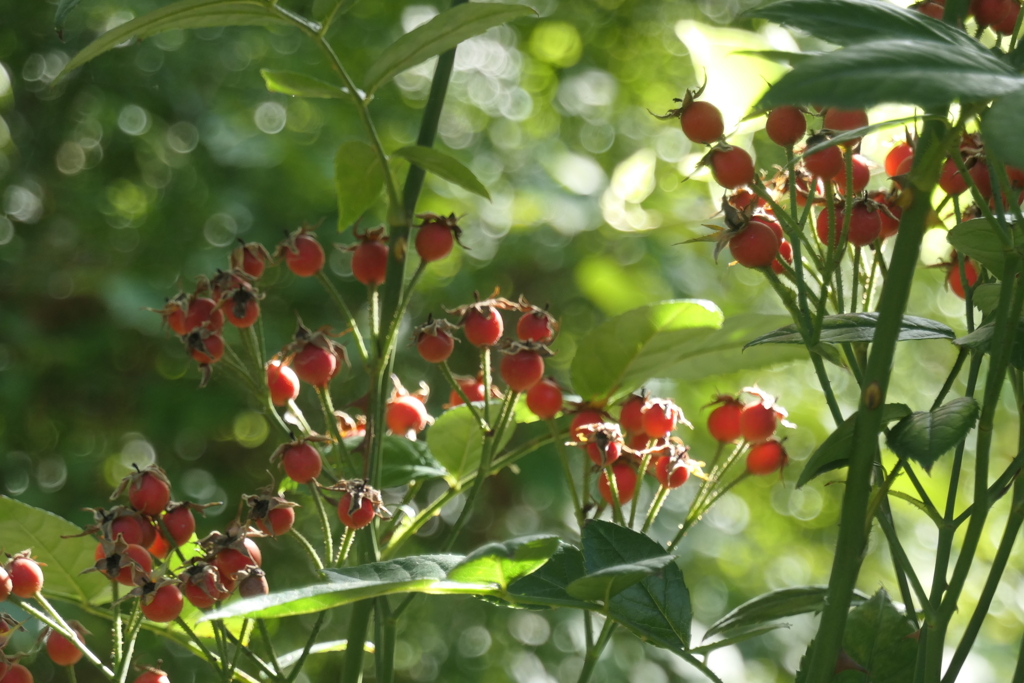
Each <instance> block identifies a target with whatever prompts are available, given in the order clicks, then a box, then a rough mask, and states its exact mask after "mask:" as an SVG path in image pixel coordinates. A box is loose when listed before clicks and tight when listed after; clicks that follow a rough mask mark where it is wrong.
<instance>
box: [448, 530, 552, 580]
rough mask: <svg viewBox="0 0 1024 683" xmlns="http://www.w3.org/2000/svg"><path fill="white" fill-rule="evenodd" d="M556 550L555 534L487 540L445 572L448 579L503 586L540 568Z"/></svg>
mask: <svg viewBox="0 0 1024 683" xmlns="http://www.w3.org/2000/svg"><path fill="white" fill-rule="evenodd" d="M557 549H558V537H557V536H525V537H523V538H514V539H512V540H509V541H501V542H497V543H488V544H487V545H485V546H483V547H481V548H478V549H476V550H474V551H473V552H472V553H470V554H469V555H467V556H466V559H465V560H463V561H462V563H461V564H459V565H458V566H457V567H455V568H454V569H452V570H451V571H450V572H448V580H450V581H457V582H461V583H493V584H496V585H498V586H500V587H501V588H502V589H505V588H507V587H508V586H509V584H511V583H512V582H513V581H515V580H517V579H521V578H522V577H524V576H527V575H529V574H531V573H533V572H535V571H537V570H538V569H540V568H541V567H542V566H543V565H544V563H545V562H547V561H548V558H550V557H551V556H552V555H553V554H554V553H555V551H556V550H557Z"/></svg>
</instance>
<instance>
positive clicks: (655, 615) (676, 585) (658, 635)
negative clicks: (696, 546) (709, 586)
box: [583, 519, 693, 650]
mask: <svg viewBox="0 0 1024 683" xmlns="http://www.w3.org/2000/svg"><path fill="white" fill-rule="evenodd" d="M665 554H666V553H665V549H664V548H662V547H661V545H659V544H658V543H656V542H655V541H653V540H651V539H650V538H648V537H647V536H645V535H644V534H641V533H638V532H636V531H633V530H631V529H627V528H625V527H621V526H619V525H617V524H612V523H611V522H604V521H601V520H597V519H592V520H589V521H588V522H587V523H586V526H584V527H583V559H584V566H585V567H586V570H587V573H588V574H595V573H596V572H598V571H600V570H602V569H605V568H607V567H614V566H618V565H623V564H633V563H636V562H642V561H644V560H650V559H652V558H661V557H664V556H665ZM607 609H608V615H609V616H610V617H611V618H612V619H615V620H616V621H617V622H619V623H620V624H622V625H623V626H625V627H627V628H628V629H630V630H631V631H633V632H635V633H636V634H638V635H639V636H640V637H641V638H643V639H645V640H647V641H649V642H651V643H653V644H655V645H658V646H659V647H666V648H669V649H673V648H674V649H681V650H686V649H688V648H689V647H690V625H691V622H692V621H693V611H692V609H691V607H690V592H689V591H688V590H687V588H686V584H685V583H684V582H683V572H682V570H681V569H679V565H677V564H675V563H674V562H670V563H669V564H667V565H665V568H664V569H663V570H662V571H661V573H660V574H658V575H656V576H648V577H647V578H645V579H643V580H641V581H640V582H639V583H637V584H634V585H632V586H630V587H629V588H626V589H625V590H623V591H622V592H621V593H619V594H618V595H616V596H615V597H613V598H612V599H611V600H610V601H609V602H608V604H607Z"/></svg>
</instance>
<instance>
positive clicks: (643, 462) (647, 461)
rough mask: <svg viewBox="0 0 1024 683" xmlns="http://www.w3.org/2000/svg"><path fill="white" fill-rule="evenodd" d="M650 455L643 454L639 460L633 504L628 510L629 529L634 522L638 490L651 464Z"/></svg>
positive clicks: (638, 500)
mask: <svg viewBox="0 0 1024 683" xmlns="http://www.w3.org/2000/svg"><path fill="white" fill-rule="evenodd" d="M652 457H653V454H652V453H645V454H644V457H643V458H642V459H641V460H640V474H639V476H638V477H637V480H636V491H634V492H633V503H632V505H631V506H630V508H629V528H630V529H632V528H633V522H634V521H635V520H636V506H637V504H638V503H639V502H640V489H641V488H643V487H642V484H643V481H644V475H645V474H647V468H648V466H650V464H651V458H652Z"/></svg>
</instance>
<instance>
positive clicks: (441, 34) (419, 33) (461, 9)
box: [363, 2, 536, 93]
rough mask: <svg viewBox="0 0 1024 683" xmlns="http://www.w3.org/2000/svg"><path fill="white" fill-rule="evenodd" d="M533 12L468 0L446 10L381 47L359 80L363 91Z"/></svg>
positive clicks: (378, 85) (520, 7)
mask: <svg viewBox="0 0 1024 683" xmlns="http://www.w3.org/2000/svg"><path fill="white" fill-rule="evenodd" d="M535 14H536V12H534V10H533V9H531V8H530V7H527V6H526V5H504V4H501V3H483V2H471V3H466V4H463V5H456V6H455V7H452V8H451V9H447V10H445V11H444V12H441V13H440V14H438V15H437V16H436V17H434V18H433V19H431V20H430V21H428V22H427V23H425V24H423V25H422V26H418V27H416V28H414V29H413V30H412V31H409V32H408V33H406V34H405V35H404V36H402V37H401V38H399V39H398V40H396V41H395V42H394V43H392V44H391V45H389V46H388V47H387V49H385V50H384V53H383V54H382V55H381V56H380V57H379V58H378V59H377V61H376V62H375V63H374V64H373V65H372V66H371V67H370V68H369V70H368V71H367V72H366V77H365V78H364V79H363V81H364V82H365V88H366V91H367V92H369V93H372V92H373V91H374V90H376V89H377V88H379V87H380V86H382V85H384V84H385V83H387V82H388V81H390V80H391V79H392V78H394V77H395V76H396V75H398V74H400V73H401V72H403V71H405V70H406V69H408V68H410V67H413V66H416V65H417V64H419V63H420V62H423V61H426V60H428V59H430V58H431V57H434V56H436V55H439V54H441V53H442V52H446V51H448V50H450V49H451V48H453V47H455V46H456V45H458V44H459V43H461V42H462V41H464V40H466V39H467V38H472V37H473V36H476V35H480V34H481V33H483V32H484V31H486V30H487V29H489V28H493V27H495V26H500V25H502V24H504V23H506V22H509V21H512V20H513V19H518V18H519V17H524V16H528V15H535Z"/></svg>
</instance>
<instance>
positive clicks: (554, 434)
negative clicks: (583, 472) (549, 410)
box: [548, 420, 583, 531]
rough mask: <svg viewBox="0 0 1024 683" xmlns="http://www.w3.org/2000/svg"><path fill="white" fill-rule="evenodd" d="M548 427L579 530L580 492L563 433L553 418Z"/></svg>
mask: <svg viewBox="0 0 1024 683" xmlns="http://www.w3.org/2000/svg"><path fill="white" fill-rule="evenodd" d="M548 429H550V430H551V438H552V439H554V442H555V450H556V451H558V459H559V460H560V461H561V463H562V471H563V473H564V474H565V482H566V485H567V486H568V487H569V496H570V497H571V498H572V509H573V512H575V514H576V522H577V523H578V524H579V528H580V531H582V530H583V507H582V505H581V504H580V494H579V493H577V491H576V482H575V481H574V480H573V478H572V469H571V468H570V467H569V451H568V449H567V448H566V447H565V436H566V435H565V434H562V433H560V432H559V431H558V424H557V423H556V422H555V421H554V420H548Z"/></svg>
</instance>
